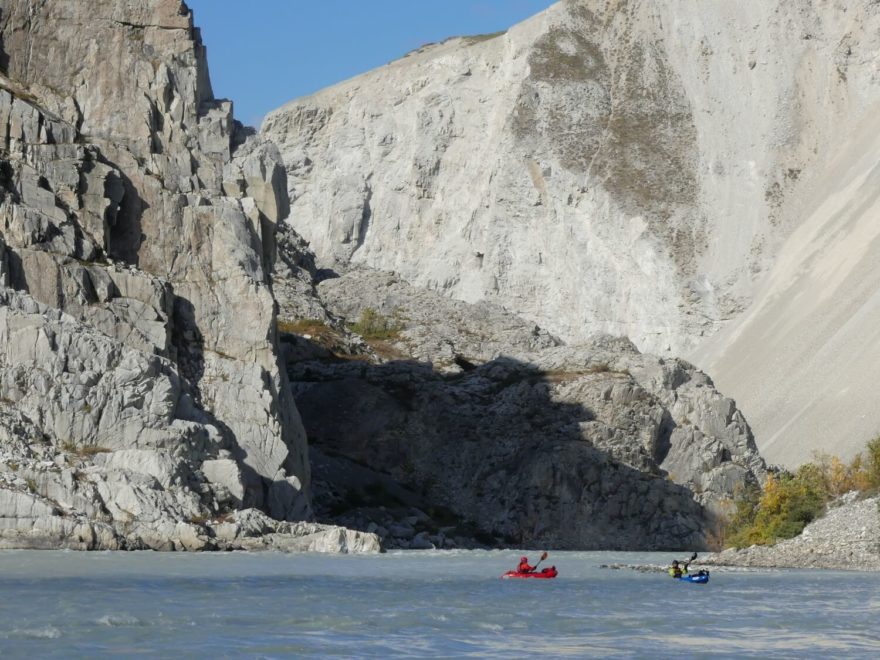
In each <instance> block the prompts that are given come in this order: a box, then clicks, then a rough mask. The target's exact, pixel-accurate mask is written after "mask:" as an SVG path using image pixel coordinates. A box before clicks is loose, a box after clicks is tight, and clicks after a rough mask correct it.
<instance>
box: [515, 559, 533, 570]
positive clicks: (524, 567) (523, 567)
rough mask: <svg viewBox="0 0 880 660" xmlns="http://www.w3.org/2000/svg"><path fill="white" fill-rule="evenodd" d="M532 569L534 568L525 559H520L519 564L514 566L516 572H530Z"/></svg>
mask: <svg viewBox="0 0 880 660" xmlns="http://www.w3.org/2000/svg"><path fill="white" fill-rule="evenodd" d="M534 570H535V567H534V566H530V565H529V562H527V561H521V562H520V563H519V566H517V567H516V572H517V573H531V572H532V571H534Z"/></svg>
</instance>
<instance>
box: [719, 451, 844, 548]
mask: <svg viewBox="0 0 880 660" xmlns="http://www.w3.org/2000/svg"><path fill="white" fill-rule="evenodd" d="M829 499H830V497H829V493H828V490H827V488H826V487H825V482H824V478H823V474H822V472H821V470H820V469H819V468H818V466H816V465H813V464H811V463H807V464H806V465H802V466H801V467H800V468H799V469H798V471H797V472H796V473H795V474H791V473H789V472H781V473H779V474H778V475H774V474H771V475H770V476H769V477H768V478H767V482H766V483H765V484H764V489H763V491H760V492H759V491H758V490H757V489H756V488H753V489H749V490H748V491H745V492H743V493H742V494H741V495H740V497H739V498H737V500H736V511H735V513H734V514H733V516H732V517H731V520H730V523H729V526H728V530H727V544H728V545H732V546H734V547H737V548H742V547H745V546H749V545H769V544H773V543H776V542H777V541H779V540H782V539H789V538H792V537H794V536H797V535H798V534H800V533H801V532H802V531H803V529H804V527H805V526H806V525H807V524H809V523H810V522H812V521H813V520H815V519H816V518H817V517H819V516H820V515H821V514H822V512H823V511H824V510H825V505H826V504H827V503H828V501H829Z"/></svg>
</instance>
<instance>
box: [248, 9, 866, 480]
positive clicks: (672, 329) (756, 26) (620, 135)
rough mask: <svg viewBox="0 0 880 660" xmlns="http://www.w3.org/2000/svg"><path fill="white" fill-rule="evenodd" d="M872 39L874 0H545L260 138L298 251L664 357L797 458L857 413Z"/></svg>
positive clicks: (833, 445) (289, 118)
mask: <svg viewBox="0 0 880 660" xmlns="http://www.w3.org/2000/svg"><path fill="white" fill-rule="evenodd" d="M878 51H880V9H878V6H877V4H876V3H875V2H873V0H857V1H855V2H844V1H842V0H835V1H831V2H826V1H824V0H804V1H802V2H788V1H785V0H772V1H769V2H764V1H759V0H754V1H751V2H740V3H719V2H706V3H692V2H686V1H684V0H673V1H670V2H662V3H652V2H635V1H623V2H594V1H592V0H563V1H562V2H559V3H558V4H556V5H554V6H553V7H551V8H550V9H549V10H547V11H546V12H543V13H542V14H540V15H538V16H536V17H534V18H532V19H530V20H528V21H526V22H524V23H522V24H520V25H517V26H515V27H514V28H512V29H510V30H509V31H508V32H506V33H504V34H500V35H486V36H485V37H465V38H455V39H450V40H447V41H445V42H443V43H441V44H435V45H430V46H426V47H423V48H421V49H419V50H417V51H415V52H413V53H410V54H409V55H407V56H406V57H404V58H402V59H401V60H399V61H396V62H393V63H391V64H389V65H387V66H385V67H382V68H380V69H377V70H375V71H373V72H370V73H367V74H365V75H363V76H359V77H357V78H354V79H352V80H349V81H347V82H344V83H341V84H339V85H336V86H334V87H332V88H329V89H327V90H324V91H322V92H319V93H318V94H315V95H313V96H310V97H307V98H303V99H299V100H296V101H293V102H291V103H290V104H288V105H287V106H285V107H283V108H280V109H279V110H277V111H275V112H273V113H271V114H270V115H269V116H268V117H267V118H266V121H265V123H264V125H263V133H264V134H265V135H266V136H267V137H269V138H270V139H271V140H273V141H275V142H276V143H277V144H278V145H279V147H280V149H281V153H282V155H283V158H284V162H285V166H286V168H287V172H288V185H289V189H290V196H291V208H292V213H291V222H292V223H293V225H294V227H295V228H296V229H297V230H298V231H299V232H300V233H301V234H302V235H303V236H304V237H305V238H306V239H307V240H308V241H309V242H310V243H311V245H312V247H313V248H314V250H315V252H316V253H317V255H318V257H319V259H320V262H321V264H322V265H326V266H328V267H332V266H333V263H337V262H338V263H353V264H359V265H367V266H370V267H373V268H378V269H383V270H386V271H394V272H396V273H398V274H399V275H400V276H401V277H402V278H403V279H405V280H406V281H408V282H411V283H413V284H416V285H419V286H423V287H427V288H431V289H435V290H438V291H441V292H443V293H445V294H447V295H450V296H453V297H455V298H458V299H461V300H465V301H469V302H474V301H478V300H483V299H485V300H489V301H492V302H495V303H498V304H500V305H501V306H503V307H504V308H506V309H508V310H510V311H512V312H514V313H517V314H520V315H521V316H523V317H524V318H526V319H528V320H530V321H532V322H535V323H537V324H539V325H540V326H541V327H543V328H546V329H547V330H548V331H549V332H551V333H552V334H553V335H555V336H557V337H560V338H561V339H563V340H566V341H578V340H581V339H583V338H586V337H588V336H591V335H594V334H597V333H603V332H607V333H611V334H614V335H626V336H629V337H630V338H631V339H632V340H633V341H634V342H635V344H636V345H637V346H638V347H639V348H640V349H642V350H647V351H650V352H659V353H661V354H673V355H685V356H689V357H691V359H694V360H695V361H697V363H698V364H699V365H700V366H701V368H704V369H706V370H707V371H708V372H709V373H711V374H712V375H713V377H714V378H716V380H717V381H718V382H719V384H720V385H721V386H722V388H723V389H724V391H725V392H727V393H729V394H731V395H732V396H734V397H735V398H736V399H737V401H739V402H740V404H741V405H742V406H743V409H744V410H745V412H746V414H747V416H749V418H750V419H752V417H753V416H754V418H755V420H756V428H757V434H758V438H759V445H760V444H761V443H763V445H762V446H766V447H767V448H768V449H769V450H771V453H770V456H771V458H772V459H773V460H774V461H786V462H789V463H796V462H798V461H800V460H802V459H804V458H806V457H808V456H809V453H810V451H811V449H813V448H822V449H825V450H830V451H833V452H835V453H841V454H843V455H847V454H852V453H854V452H855V451H856V450H857V449H858V448H859V447H861V446H863V444H864V442H865V441H866V440H867V439H869V437H870V436H871V435H872V434H875V433H876V429H877V424H878V418H877V416H876V414H873V413H872V414H865V413H864V409H865V408H866V407H869V406H867V405H866V404H865V400H864V398H863V397H861V396H860V395H852V394H851V393H852V392H857V391H858V392H869V391H871V389H872V387H871V383H872V382H873V381H875V380H876V376H877V374H876V371H875V370H872V369H871V368H870V367H869V365H868V364H867V363H866V361H865V360H863V359H860V358H859V356H860V355H863V354H864V350H866V349H865V348H864V347H865V346H873V345H874V343H876V332H874V329H875V328H876V327H877V321H878V319H877V314H876V311H875V310H876V308H877V305H876V291H877V286H876V279H877V268H876V267H875V266H876V263H877V256H878V255H877V252H876V249H875V245H876V244H877V241H876V240H873V238H874V236H875V234H876V223H875V222H873V218H874V217H875V215H876V213H875V211H876V204H875V203H874V202H875V197H876V196H875V195H873V193H872V191H873V190H875V189H876V186H875V185H873V183H872V182H873V181H874V179H875V178H876V176H875V168H876V158H874V157H873V154H875V153H876V148H875V147H876V145H873V142H874V138H875V137H876V135H877V130H876V119H875V117H876V114H877V113H876V112H875V110H876V108H877V107H878V104H880V76H878V74H877V58H876V54H877V52H878ZM830 274H833V277H832V276H830ZM780 300H786V301H788V302H786V303H785V304H782V305H781V304H779V302H780ZM750 305H753V307H751V309H749V311H748V313H745V314H744V310H746V308H748V307H749V306H750ZM738 318H739V319H740V320H739V321H737V322H736V323H734V324H733V325H734V327H732V328H731V329H730V330H729V332H728V333H725V334H724V335H722V336H720V337H719V340H718V343H717V344H713V345H710V346H709V347H706V348H700V347H701V345H702V343H703V341H704V338H705V337H708V336H711V335H713V334H714V333H716V331H718V330H719V329H721V328H723V327H724V326H726V325H728V323H729V322H730V321H731V320H734V319H738ZM765 339H767V340H768V341H765ZM697 349H699V350H697ZM829 365H834V369H833V370H832V369H831V368H830V366H829ZM829 370H831V371H833V372H834V373H833V374H831V385H830V386H829V387H828V388H826V387H825V386H824V384H825V383H826V382H828V377H829V373H828V372H829ZM788 380H795V381H796V383H795V384H794V385H793V388H794V389H791V388H792V386H790V384H789V383H788V382H787V381H788ZM829 389H830V390H832V391H835V392H839V394H838V395H835V397H833V400H832V397H828V396H827V395H826V394H827V392H828V391H829Z"/></svg>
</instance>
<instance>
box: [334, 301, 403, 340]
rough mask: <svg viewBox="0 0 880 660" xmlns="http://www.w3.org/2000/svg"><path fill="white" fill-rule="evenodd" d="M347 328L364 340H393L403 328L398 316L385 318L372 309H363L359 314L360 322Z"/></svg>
mask: <svg viewBox="0 0 880 660" xmlns="http://www.w3.org/2000/svg"><path fill="white" fill-rule="evenodd" d="M348 327H349V329H350V330H351V331H352V332H356V333H357V334H359V335H360V336H361V337H363V338H364V339H394V338H396V337H397V336H398V335H399V334H400V331H401V330H403V328H404V326H403V322H402V321H401V319H400V317H399V315H398V314H396V313H395V314H393V315H392V316H385V315H384V314H380V313H379V312H377V311H376V310H375V309H373V308H372V307H367V308H365V309H364V310H363V311H362V312H361V318H360V320H359V321H357V322H356V323H351V324H349V326H348Z"/></svg>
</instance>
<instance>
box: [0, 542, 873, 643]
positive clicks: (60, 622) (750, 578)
mask: <svg viewBox="0 0 880 660" xmlns="http://www.w3.org/2000/svg"><path fill="white" fill-rule="evenodd" d="M518 556H519V553H518V552H514V551H504V552H501V551H495V552H464V551H460V552H459V551H452V552H392V553H388V554H385V555H380V556H363V557H346V556H327V555H279V554H246V553H227V554H160V553H74V552H30V551H28V552H25V551H9V552H0V576H2V577H0V593H2V600H0V602H2V616H0V655H2V657H4V658H8V657H29V658H36V657H39V658H45V657H65V658H68V657H109V656H119V655H123V654H125V655H130V654H131V655H138V656H141V657H253V658H281V657H291V656H295V657H301V656H337V657H386V656H395V657H468V656H471V657H477V656H479V657H523V656H529V655H541V656H545V657H565V656H576V657H585V656H586V657H589V656H596V657H646V658H648V657H650V658H656V657H669V656H673V655H674V656H677V657H693V658H698V657H704V656H710V655H712V656H716V655H722V656H739V657H761V658H766V657H810V656H815V657H819V656H827V657H878V656H880V625H878V621H880V616H878V615H880V590H878V588H880V575H877V574H861V573H844V572H818V571H748V572H741V571H723V570H713V571H712V578H711V581H710V583H709V584H708V585H690V584H683V583H679V582H675V581H673V580H671V579H669V578H667V577H665V576H664V575H663V574H660V573H638V572H635V571H629V570H608V569H601V568H600V567H599V566H600V565H601V564H603V563H612V562H628V563H632V562H645V563H660V562H666V561H669V560H670V559H672V555H669V554H653V553H652V554H634V553H612V552H556V553H551V556H550V558H549V559H548V561H547V562H545V564H551V563H552V564H555V565H556V567H557V568H558V569H559V572H560V575H559V577H558V578H557V579H555V580H500V579H498V578H499V575H500V574H501V573H502V572H503V571H504V570H506V569H507V568H510V567H513V566H514V564H515V563H516V560H517V559H518ZM532 558H533V559H536V557H535V553H532Z"/></svg>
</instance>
